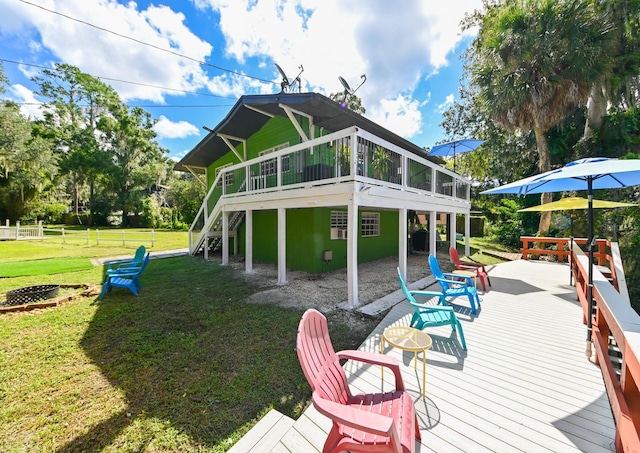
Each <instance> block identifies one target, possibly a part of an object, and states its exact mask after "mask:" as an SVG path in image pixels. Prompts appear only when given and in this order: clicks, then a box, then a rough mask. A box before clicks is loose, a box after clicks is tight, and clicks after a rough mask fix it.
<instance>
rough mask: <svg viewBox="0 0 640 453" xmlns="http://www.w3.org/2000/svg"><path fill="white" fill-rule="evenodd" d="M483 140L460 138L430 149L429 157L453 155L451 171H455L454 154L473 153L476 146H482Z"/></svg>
mask: <svg viewBox="0 0 640 453" xmlns="http://www.w3.org/2000/svg"><path fill="white" fill-rule="evenodd" d="M484 142H485V140H476V139H473V138H461V139H460V140H453V141H451V142H447V143H442V144H440V145H436V146H434V147H433V148H431V151H429V155H430V156H440V157H447V156H449V155H450V154H452V155H453V170H454V171H455V169H456V153H458V154H459V153H466V152H468V151H473V150H474V149H476V148H477V147H478V146H480V145H482V144H483V143H484Z"/></svg>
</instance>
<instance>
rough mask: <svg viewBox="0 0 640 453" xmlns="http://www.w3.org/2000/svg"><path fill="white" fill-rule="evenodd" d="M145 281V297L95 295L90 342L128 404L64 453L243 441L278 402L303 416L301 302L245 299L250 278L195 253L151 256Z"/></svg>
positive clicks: (85, 343) (87, 346)
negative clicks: (288, 304) (284, 304)
mask: <svg viewBox="0 0 640 453" xmlns="http://www.w3.org/2000/svg"><path fill="white" fill-rule="evenodd" d="M141 280H142V285H143V288H142V291H141V293H140V296H138V297H134V296H133V295H132V294H131V293H129V292H128V291H126V290H122V289H114V290H113V291H112V292H111V293H110V294H108V295H107V296H106V297H105V298H104V300H102V301H96V303H98V304H99V305H98V306H99V308H98V310H97V312H96V314H95V316H94V317H93V319H92V321H91V323H90V325H89V327H88V329H87V331H86V334H85V335H84V338H83V339H82V342H81V345H82V347H83V349H84V350H85V352H86V354H87V355H88V356H89V357H90V359H91V360H92V361H93V362H94V363H95V364H96V365H97V366H98V367H99V369H100V371H101V372H102V374H103V375H104V376H105V377H106V378H107V379H108V380H109V382H110V383H111V385H112V386H113V387H115V388H117V389H120V390H121V391H122V392H123V393H124V396H125V398H126V403H127V407H126V409H125V410H124V411H120V412H118V413H116V414H115V415H113V416H111V417H110V418H107V416H105V419H104V420H103V421H102V422H101V423H99V424H97V425H95V426H93V427H92V428H90V429H89V430H88V431H87V432H85V433H84V434H82V435H80V436H78V437H76V438H75V439H73V440H71V441H70V442H69V443H67V444H66V445H65V446H63V447H62V448H61V449H59V450H58V451H59V452H77V451H99V450H102V449H103V448H105V447H108V446H110V445H111V446H113V443H114V442H117V445H120V446H122V445H127V448H126V449H128V450H131V451H138V450H141V449H144V448H145V446H148V445H149V444H150V443H153V446H154V448H158V449H160V450H171V449H172V448H174V447H172V446H175V445H176V444H177V445H180V447H179V449H181V450H183V451H191V450H193V451H195V450H197V451H201V450H208V449H213V448H215V446H218V445H221V444H227V443H229V444H230V443H232V442H235V441H236V440H237V439H238V438H239V437H240V436H241V435H242V434H244V432H245V431H246V430H247V427H248V424H249V423H250V422H252V421H253V420H255V419H256V418H259V417H261V416H262V415H264V414H265V413H266V412H267V411H268V410H269V409H270V408H275V409H277V410H279V411H280V412H283V413H284V414H286V415H289V416H291V417H294V418H296V417H297V416H299V415H300V413H301V411H302V410H303V409H304V407H305V405H306V403H307V401H308V399H309V393H310V390H309V388H308V385H307V384H306V381H305V379H304V375H303V374H302V371H301V369H300V366H299V363H298V359H297V356H296V353H295V338H296V331H297V327H298V322H299V321H300V317H301V316H302V310H294V309H285V308H280V307H276V306H258V305H249V304H246V303H245V301H246V299H247V298H248V296H249V295H250V294H251V291H252V289H251V288H248V287H247V286H246V283H245V282H244V281H242V280H239V279H237V278H234V277H233V274H232V272H231V271H230V270H229V269H226V268H223V267H220V266H216V265H213V264H210V263H206V262H203V261H202V259H197V258H193V257H179V258H170V259H163V260H154V261H151V263H150V264H149V267H148V268H147V270H146V272H145V273H144V274H143V275H142V278H141ZM112 412H113V411H111V412H109V413H112ZM105 414H107V412H105ZM150 420H153V421H154V422H150ZM147 423H148V425H146V424H147ZM153 423H156V424H155V425H154V424H153ZM134 424H135V425H136V427H134V426H133V425H134ZM158 424H159V425H161V426H163V427H167V426H170V427H171V429H170V430H169V431H170V432H174V433H179V434H173V436H174V437H173V438H171V436H172V434H168V433H167V429H164V428H158V427H157V425H158ZM176 436H182V437H180V438H179V439H178V438H177V437H176ZM185 442H186V444H187V445H186V446H185ZM183 447H186V448H183Z"/></svg>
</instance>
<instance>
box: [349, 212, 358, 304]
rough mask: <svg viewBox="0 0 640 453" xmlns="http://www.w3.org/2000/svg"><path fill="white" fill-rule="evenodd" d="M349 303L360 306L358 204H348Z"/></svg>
mask: <svg viewBox="0 0 640 453" xmlns="http://www.w3.org/2000/svg"><path fill="white" fill-rule="evenodd" d="M347 295H348V300H347V303H348V305H349V306H350V307H351V308H355V307H357V306H358V205H356V204H353V203H352V204H349V205H348V206H347Z"/></svg>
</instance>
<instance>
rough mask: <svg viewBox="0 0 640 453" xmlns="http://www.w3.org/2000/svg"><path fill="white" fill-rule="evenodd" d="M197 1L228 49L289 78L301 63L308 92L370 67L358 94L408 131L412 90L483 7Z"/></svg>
mask: <svg viewBox="0 0 640 453" xmlns="http://www.w3.org/2000/svg"><path fill="white" fill-rule="evenodd" d="M193 1H194V4H196V5H197V6H198V7H200V8H203V9H204V8H206V7H210V8H212V9H213V10H215V11H216V12H218V13H219V14H220V29H221V31H222V32H223V34H224V36H225V39H226V47H225V49H224V51H225V53H226V55H228V56H229V57H231V58H234V59H236V60H237V61H239V62H244V61H246V60H247V59H248V58H263V59H265V61H267V60H271V59H272V60H273V61H275V62H277V63H278V64H279V65H280V66H282V68H283V69H284V70H285V72H286V73H287V75H288V76H289V77H292V76H294V75H295V74H297V72H298V71H297V68H298V67H299V66H300V65H303V67H304V73H303V74H302V76H301V78H302V82H303V91H305V90H315V91H320V92H323V93H325V94H329V93H331V92H339V91H342V86H341V85H340V83H339V82H338V76H339V75H341V76H343V77H344V78H345V79H346V80H347V82H349V84H350V85H351V86H352V87H355V86H357V85H358V84H359V83H360V80H361V79H360V76H361V75H362V74H366V75H367V82H366V83H365V84H364V85H363V86H362V88H361V89H360V90H359V91H358V93H357V95H358V96H359V97H361V98H362V101H363V105H364V106H365V108H366V109H367V116H370V117H371V118H372V119H375V118H378V119H379V118H386V119H387V120H388V121H390V122H391V123H392V124H395V129H394V130H395V131H396V132H398V133H400V132H399V131H400V130H403V131H406V132H405V133H404V134H415V131H419V130H420V128H421V125H420V124H415V123H414V121H417V122H420V121H421V118H420V115H419V112H418V110H417V108H418V107H417V106H415V104H414V102H415V101H414V99H412V96H413V91H414V90H415V88H416V87H417V85H418V83H419V82H420V81H421V80H424V78H425V77H427V76H428V75H429V74H433V73H434V72H436V71H437V70H438V69H439V68H440V67H442V66H444V65H446V64H447V57H449V56H450V55H451V53H452V51H453V50H454V49H455V47H456V45H457V44H458V43H459V42H460V40H461V39H462V37H463V36H462V34H461V32H460V25H459V24H460V21H461V20H462V19H463V17H464V13H465V12H471V11H473V9H475V8H481V6H482V3H481V1H480V0H450V1H447V2H433V1H426V2H425V1H423V0H405V1H403V2H402V7H398V5H396V4H393V3H390V2H388V0H193ZM238 24H242V26H238ZM273 71H274V80H278V81H279V76H278V74H277V72H276V70H275V67H274V70H273ZM374 114H375V118H374V116H373V115H374ZM392 118H397V119H398V121H397V122H396V121H392ZM403 121H409V122H408V123H403ZM404 134H403V135H404ZM405 136H406V137H410V136H411V135H405Z"/></svg>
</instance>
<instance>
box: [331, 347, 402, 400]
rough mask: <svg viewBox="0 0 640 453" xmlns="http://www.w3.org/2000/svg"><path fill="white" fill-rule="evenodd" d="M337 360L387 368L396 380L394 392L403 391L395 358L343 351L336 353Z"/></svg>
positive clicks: (371, 353)
mask: <svg viewBox="0 0 640 453" xmlns="http://www.w3.org/2000/svg"><path fill="white" fill-rule="evenodd" d="M336 355H337V356H338V359H341V360H342V359H344V360H356V361H358V362H363V363H368V364H370V365H379V366H384V367H387V368H389V369H390V370H391V371H392V372H393V375H394V376H395V378H396V390H402V391H404V381H403V380H402V375H401V374H400V365H399V364H398V360H397V359H396V358H395V357H389V356H386V355H382V354H376V353H373V352H365V351H355V350H345V351H339V352H336Z"/></svg>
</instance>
